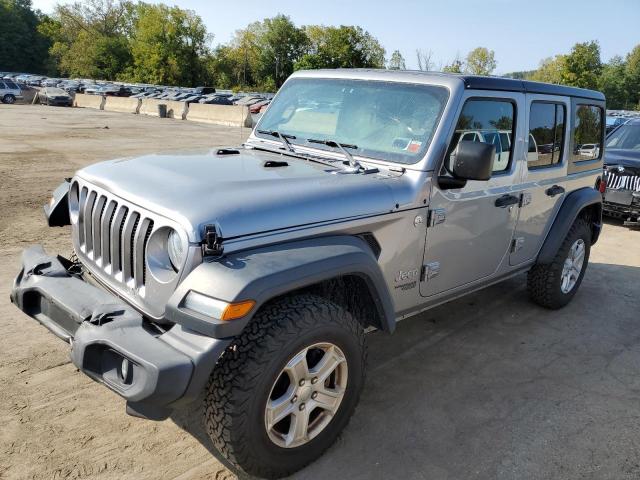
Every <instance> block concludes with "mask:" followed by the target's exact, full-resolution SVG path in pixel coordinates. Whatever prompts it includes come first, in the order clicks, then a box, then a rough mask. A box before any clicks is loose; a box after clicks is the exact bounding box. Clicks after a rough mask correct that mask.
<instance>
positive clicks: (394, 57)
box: [387, 50, 407, 70]
mask: <svg viewBox="0 0 640 480" xmlns="http://www.w3.org/2000/svg"><path fill="white" fill-rule="evenodd" d="M387 68H388V69H389V70H406V69H407V65H406V63H405V61H404V57H403V56H402V54H401V53H400V51H399V50H395V51H394V52H393V53H392V54H391V58H390V59H389V63H388V65H387Z"/></svg>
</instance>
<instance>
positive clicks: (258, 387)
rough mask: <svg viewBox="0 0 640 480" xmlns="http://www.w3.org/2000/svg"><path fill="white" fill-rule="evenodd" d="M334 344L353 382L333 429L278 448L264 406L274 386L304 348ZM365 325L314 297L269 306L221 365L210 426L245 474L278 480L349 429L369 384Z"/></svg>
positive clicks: (210, 396)
mask: <svg viewBox="0 0 640 480" xmlns="http://www.w3.org/2000/svg"><path fill="white" fill-rule="evenodd" d="M318 342H331V343H332V344H334V345H336V346H338V347H339V348H340V349H341V350H342V352H344V355H345V358H346V361H347V366H348V382H347V385H346V391H345V393H344V396H343V398H342V402H341V403H340V406H339V407H338V410H337V411H336V413H335V415H334V416H333V418H332V419H331V421H330V422H329V423H328V424H327V426H326V427H325V428H324V429H323V430H321V431H320V433H319V434H318V435H317V436H316V437H315V438H312V439H311V440H309V441H308V443H306V444H303V445H301V446H298V447H294V448H284V447H281V446H278V445H276V443H274V442H273V441H272V440H271V439H270V438H269V435H268V433H267V429H266V426H265V417H264V415H265V413H264V412H265V407H266V402H267V401H268V398H269V395H270V393H271V388H272V386H273V385H274V382H275V381H276V379H277V378H278V376H279V375H280V372H281V371H282V369H283V368H284V366H285V365H286V364H287V362H288V361H289V360H290V359H291V358H292V357H293V356H294V355H296V353H298V352H300V351H301V350H302V349H304V348H306V347H308V346H309V345H313V344H315V343H318ZM365 364H366V345H365V336H364V331H363V329H362V326H361V325H360V324H359V323H358V321H357V320H356V319H355V318H354V317H353V316H351V314H349V312H347V311H346V310H344V309H342V308H341V307H340V306H338V305H336V304H334V303H332V302H330V301H328V300H326V299H324V298H321V297H317V296H315V295H306V294H303V295H296V296H291V297H285V298H282V299H279V300H276V301H274V302H271V303H269V304H267V305H265V306H264V307H263V308H262V309H261V310H260V311H259V312H258V313H257V314H256V316H255V317H254V318H253V319H252V321H251V322H250V323H249V325H247V327H246V328H245V330H244V331H243V332H242V334H241V335H239V336H238V337H237V338H236V339H234V341H233V342H232V344H231V345H230V346H229V348H228V349H227V350H226V351H225V353H224V354H223V356H222V357H221V359H220V360H219V362H218V364H217V365H216V367H215V369H214V371H213V373H212V375H211V378H210V380H209V385H208V386H207V390H206V392H205V405H204V422H205V426H206V430H207V432H208V434H209V436H210V437H211V440H212V441H213V444H214V446H215V447H216V448H217V449H218V450H219V451H220V453H222V455H224V457H225V458H227V459H228V460H229V461H230V462H231V463H232V464H233V465H235V466H236V467H238V468H239V469H240V470H241V471H243V472H244V473H247V474H250V475H254V476H258V477H265V478H279V477H283V476H286V475H290V474H291V473H293V472H295V471H297V470H300V469H301V468H303V467H304V466H306V465H307V464H309V463H311V462H312V461H313V460H315V459H316V458H318V457H319V456H321V455H322V453H323V452H324V451H325V450H326V449H327V448H329V446H331V444H333V442H334V441H335V440H336V438H337V437H338V435H339V434H340V432H341V431H342V430H343V429H344V427H345V426H346V425H347V423H348V422H349V419H350V417H351V415H352V414H353V412H354V410H355V408H356V405H357V403H358V400H359V397H360V392H361V390H362V387H363V384H364V375H365Z"/></svg>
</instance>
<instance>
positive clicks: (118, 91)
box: [100, 85, 131, 97]
mask: <svg viewBox="0 0 640 480" xmlns="http://www.w3.org/2000/svg"><path fill="white" fill-rule="evenodd" d="M100 94H101V95H105V96H107V97H130V96H131V90H129V89H128V88H127V87H125V86H124V85H105V86H104V87H102V88H101V89H100Z"/></svg>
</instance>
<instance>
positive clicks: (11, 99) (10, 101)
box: [2, 93, 16, 105]
mask: <svg viewBox="0 0 640 480" xmlns="http://www.w3.org/2000/svg"><path fill="white" fill-rule="evenodd" d="M2 103H7V104H9V105H11V104H13V103H16V97H15V96H14V95H11V94H10V93H8V94H6V95H5V96H4V97H2Z"/></svg>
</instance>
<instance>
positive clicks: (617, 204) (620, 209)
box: [602, 188, 640, 227]
mask: <svg viewBox="0 0 640 480" xmlns="http://www.w3.org/2000/svg"><path fill="white" fill-rule="evenodd" d="M602 209H603V212H604V214H605V215H608V216H610V217H615V218H620V219H622V220H623V221H624V225H625V226H628V227H640V192H636V191H632V190H624V189H611V188H607V190H606V191H605V193H604V195H603V202H602Z"/></svg>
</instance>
